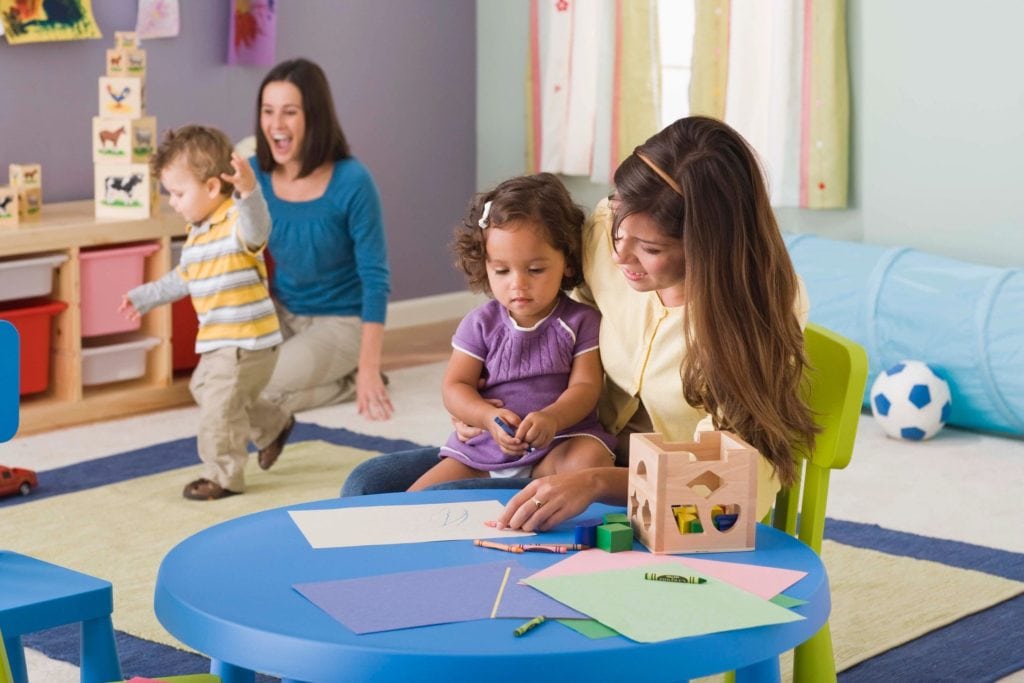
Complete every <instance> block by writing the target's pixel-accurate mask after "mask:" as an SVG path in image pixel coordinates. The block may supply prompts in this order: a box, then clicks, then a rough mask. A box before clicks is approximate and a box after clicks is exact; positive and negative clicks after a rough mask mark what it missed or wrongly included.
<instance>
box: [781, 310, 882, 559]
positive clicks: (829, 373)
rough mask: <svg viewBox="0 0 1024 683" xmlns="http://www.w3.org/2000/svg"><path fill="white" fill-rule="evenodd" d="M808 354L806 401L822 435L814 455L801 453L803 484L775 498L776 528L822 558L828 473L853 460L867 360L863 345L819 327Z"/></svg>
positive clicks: (811, 329)
mask: <svg viewBox="0 0 1024 683" xmlns="http://www.w3.org/2000/svg"><path fill="white" fill-rule="evenodd" d="M804 349H805V350H806V353H807V362H808V364H809V365H810V368H809V369H808V371H807V375H806V381H805V382H804V391H805V394H804V397H805V400H806V401H807V404H808V405H809V406H810V408H811V410H812V411H813V412H814V416H815V421H816V422H817V423H818V426H819V427H820V428H821V431H820V432H819V433H818V435H817V438H816V439H815V444H814V451H813V452H812V453H804V454H801V455H803V456H804V458H803V459H804V463H803V473H802V476H801V479H800V480H799V481H797V483H796V484H794V485H793V486H792V487H790V488H788V489H785V490H783V491H781V492H779V495H778V496H777V497H776V499H775V509H774V511H773V513H772V525H773V526H774V527H775V528H777V529H782V530H783V531H785V532H787V533H789V534H793V535H794V536H797V537H798V538H799V539H800V540H801V541H803V542H804V543H806V544H807V545H809V546H810V547H811V548H813V549H814V552H816V553H820V552H821V541H822V536H823V535H824V531H825V504H826V502H827V501H828V480H829V474H830V472H831V470H840V469H843V468H844V467H846V466H847V465H848V464H849V462H850V457H851V456H852V455H853V441H854V437H855V436H856V435H857V421H858V420H859V419H860V411H861V405H862V402H863V400H864V386H865V384H866V383H867V378H868V356H867V353H865V351H864V348H863V347H861V346H860V345H859V344H857V343H855V342H852V341H850V340H849V339H846V338H845V337H843V336H841V335H838V334H836V333H835V332H833V331H831V330H828V329H826V328H824V327H821V326H820V325H815V324H814V323H808V324H807V328H806V329H805V330H804Z"/></svg>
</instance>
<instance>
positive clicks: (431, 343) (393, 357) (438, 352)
mask: <svg viewBox="0 0 1024 683" xmlns="http://www.w3.org/2000/svg"><path fill="white" fill-rule="evenodd" d="M458 325H459V320H458V319H457V318H456V319H454V320H444V321H442V322H438V323H431V324H430V325H416V326H415V327H402V328H399V329H396V330H386V331H385V332H384V356H383V358H382V359H381V369H382V370H383V371H384V372H388V371H389V370H398V369H399V368H408V367H411V366H414V365H426V364H428V363H438V362H441V361H446V360H448V357H449V356H450V355H451V351H452V335H453V334H454V333H455V328H456V327H458Z"/></svg>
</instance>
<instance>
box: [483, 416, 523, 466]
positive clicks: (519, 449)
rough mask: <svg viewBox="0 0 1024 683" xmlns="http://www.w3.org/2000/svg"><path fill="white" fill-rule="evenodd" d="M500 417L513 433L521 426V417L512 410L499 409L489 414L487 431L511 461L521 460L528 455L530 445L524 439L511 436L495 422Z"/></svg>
mask: <svg viewBox="0 0 1024 683" xmlns="http://www.w3.org/2000/svg"><path fill="white" fill-rule="evenodd" d="M496 417H500V418H501V419H502V420H503V421H504V422H505V424H507V425H508V426H509V427H511V428H512V430H513V431H515V429H516V428H517V427H518V426H519V416H518V415H516V414H515V413H513V412H512V411H511V410H505V409H504V408H499V409H497V410H495V411H493V412H492V413H489V414H488V418H487V425H486V427H487V431H489V432H490V433H491V437H492V438H493V439H494V440H495V442H497V444H498V447H499V448H501V452H502V453H504V454H505V455H508V456H511V458H510V459H514V458H521V457H523V455H524V454H525V453H526V449H527V448H529V447H530V444H528V443H526V442H525V441H523V440H522V439H519V438H517V437H515V436H512V435H510V434H509V433H508V432H506V431H505V430H504V429H502V428H501V426H500V425H499V424H498V423H497V421H495V419H494V418H496Z"/></svg>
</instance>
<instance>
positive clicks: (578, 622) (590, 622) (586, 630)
mask: <svg viewBox="0 0 1024 683" xmlns="http://www.w3.org/2000/svg"><path fill="white" fill-rule="evenodd" d="M558 623H559V624H562V625H564V626H568V627H569V628H571V629H572V630H573V631H576V633H579V634H581V635H584V636H586V637H587V638H590V639H591V640H597V639H599V638H611V637H612V636H617V635H619V632H618V631H613V630H612V629H610V628H608V627H607V626H605V625H604V624H602V623H601V622H600V621H595V620H594V619H559V620H558Z"/></svg>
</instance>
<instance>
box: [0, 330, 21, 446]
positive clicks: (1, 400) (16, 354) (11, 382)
mask: <svg viewBox="0 0 1024 683" xmlns="http://www.w3.org/2000/svg"><path fill="white" fill-rule="evenodd" d="M20 357H21V356H20V348H19V345H18V330H17V328H15V327H14V325H12V324H11V323H9V322H8V321H6V320H0V443H3V442H4V441H9V440H10V439H11V438H13V437H14V435H15V433H16V432H17V431H18V399H19V396H18V394H19V391H20V387H21V367H20V365H19V361H20Z"/></svg>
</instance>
